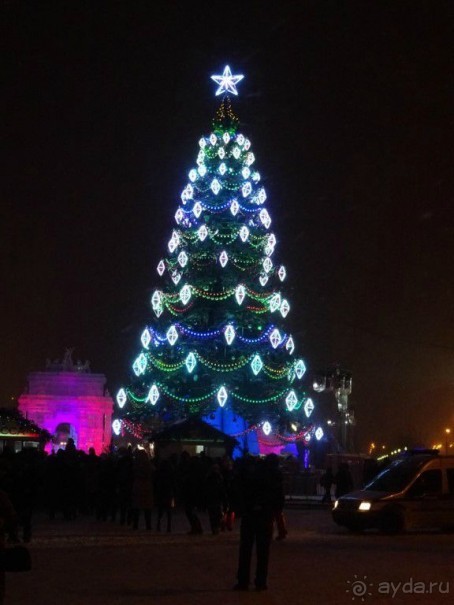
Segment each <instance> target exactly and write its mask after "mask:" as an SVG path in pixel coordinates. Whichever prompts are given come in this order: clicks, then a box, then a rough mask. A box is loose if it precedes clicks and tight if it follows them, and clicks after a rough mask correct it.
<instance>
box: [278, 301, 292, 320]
mask: <svg viewBox="0 0 454 605" xmlns="http://www.w3.org/2000/svg"><path fill="white" fill-rule="evenodd" d="M280 311H281V315H282V317H287V315H288V312H289V311H290V305H289V302H288V300H287V299H286V298H284V300H283V301H282V303H281V309H280Z"/></svg>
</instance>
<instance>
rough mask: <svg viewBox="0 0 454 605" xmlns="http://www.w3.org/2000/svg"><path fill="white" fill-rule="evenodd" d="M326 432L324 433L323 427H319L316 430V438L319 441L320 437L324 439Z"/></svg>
mask: <svg viewBox="0 0 454 605" xmlns="http://www.w3.org/2000/svg"><path fill="white" fill-rule="evenodd" d="M323 435H324V433H323V429H322V427H320V426H319V427H318V428H317V429H316V431H315V438H316V439H317V441H320V439H322V437H323Z"/></svg>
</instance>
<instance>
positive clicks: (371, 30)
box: [0, 0, 454, 444]
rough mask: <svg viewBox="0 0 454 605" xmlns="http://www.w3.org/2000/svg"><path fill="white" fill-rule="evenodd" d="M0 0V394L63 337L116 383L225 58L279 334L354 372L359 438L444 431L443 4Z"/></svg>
mask: <svg viewBox="0 0 454 605" xmlns="http://www.w3.org/2000/svg"><path fill="white" fill-rule="evenodd" d="M3 10H4V16H5V17H6V36H5V40H6V52H3V53H2V55H3V61H4V63H5V62H6V65H4V69H3V70H2V71H3V72H4V73H5V72H6V87H5V91H6V94H5V92H4V93H3V95H2V97H3V101H4V102H5V101H6V107H5V106H4V108H3V110H2V118H3V119H2V122H3V127H4V130H5V131H6V137H4V141H5V142H6V143H5V146H4V151H5V153H4V154H3V157H4V159H3V161H2V168H3V170H2V172H3V178H2V190H3V193H2V202H1V215H2V220H1V229H2V233H1V252H2V254H1V267H2V277H1V286H2V296H1V298H2V307H4V309H3V311H2V330H1V338H0V347H1V360H2V362H1V381H0V388H1V393H2V398H3V399H2V401H4V402H7V401H8V400H9V399H10V397H11V396H14V395H18V394H19V393H20V392H21V389H22V387H23V384H24V382H25V377H26V374H27V372H28V371H31V370H38V369H43V367H44V363H45V359H46V358H47V357H49V358H56V357H61V356H62V354H63V351H64V349H65V347H68V346H72V347H75V358H78V357H80V358H82V359H87V358H88V359H90V360H91V364H92V368H93V369H94V370H97V371H103V372H105V373H106V374H107V376H108V379H109V384H110V386H111V388H112V391H115V390H116V388H117V386H118V385H119V384H120V383H121V382H123V381H125V380H126V377H127V374H128V371H129V367H130V363H131V360H132V358H133V354H134V353H135V352H136V351H137V349H138V337H139V334H140V331H141V328H142V326H143V325H144V323H145V319H146V317H147V314H148V312H149V299H150V292H151V291H152V289H153V286H154V285H155V284H156V277H157V275H156V269H155V268H156V264H157V262H158V260H159V258H160V257H161V256H162V254H163V251H164V248H165V246H166V243H167V240H168V236H169V233H170V229H171V227H172V226H173V216H174V213H175V210H176V208H177V205H178V200H179V195H180V192H181V190H182V188H183V186H184V185H185V184H186V180H187V172H188V170H189V169H190V168H191V167H192V166H193V165H194V162H195V158H196V154H197V150H198V146H197V142H198V139H199V138H200V136H201V135H202V134H205V133H209V131H210V124H211V118H212V116H213V114H214V111H215V109H216V107H217V102H216V99H215V97H214V94H213V93H214V85H213V83H212V82H210V80H209V75H210V74H213V73H219V71H220V70H221V69H222V68H223V66H224V65H225V64H226V63H229V64H230V65H231V67H232V68H233V70H234V71H236V72H237V73H238V72H239V73H244V74H245V76H246V77H245V79H244V82H243V83H242V84H241V85H240V88H239V90H240V93H241V94H240V97H239V99H238V101H237V102H235V109H236V113H237V114H238V115H239V117H240V119H241V122H242V131H243V132H244V133H245V134H247V135H248V136H249V137H250V138H251V140H252V143H253V148H254V152H255V155H256V158H257V163H256V165H257V168H258V169H259V170H260V172H261V174H262V177H263V179H264V184H265V187H266V189H267V193H268V199H269V209H270V212H271V214H272V216H273V219H274V230H275V232H276V234H277V236H278V241H279V244H278V246H277V248H276V253H275V256H276V257H277V258H279V259H280V260H281V261H283V262H284V263H285V264H286V265H287V267H288V270H289V277H288V280H287V282H286V283H287V284H288V286H287V287H288V288H289V290H290V291H289V292H288V294H289V297H290V299H291V301H292V310H293V312H292V313H291V316H289V319H290V317H292V319H291V322H292V328H293V332H294V333H297V335H298V342H299V346H298V351H299V352H301V353H303V355H304V357H305V359H306V361H307V363H308V366H309V367H310V368H311V369H318V368H323V367H324V366H326V365H329V364H331V363H335V362H338V363H341V364H342V365H343V366H345V367H346V368H348V369H350V370H351V371H352V372H353V377H354V392H353V397H352V401H353V403H354V404H355V407H356V414H357V419H358V435H359V440H360V443H367V442H368V441H370V440H371V439H373V440H376V441H378V442H380V443H390V442H395V443H396V444H397V443H401V444H404V442H411V441H412V440H413V441H418V440H423V439H428V440H433V439H435V438H437V437H438V439H440V438H441V433H442V429H443V427H444V426H449V425H450V426H451V427H452V428H453V429H454V286H453V261H454V243H453V242H454V238H453V227H454V224H453V223H454V221H453V218H454V214H453V210H452V203H453V178H452V173H453V169H452V161H453V143H452V141H453V111H452V108H453V101H454V94H453V92H454V86H453V73H454V72H453V68H454V44H453V42H452V40H453V37H454V28H453V24H454V5H453V3H452V1H449V0H448V1H443V0H437V1H433V0H427V1H425V2H423V1H418V0H411V1H398V0H390V1H384V0H382V1H367V0H366V1H364V0H361V1H357V2H348V1H347V2H338V1H336V2H332V1H328V0H323V1H320V0H318V1H312V2H308V1H301V0H300V1H297V2H283V1H282V0H281V1H280V2H277V1H270V2H263V0H262V1H260V2H255V1H247V0H243V1H242V2H235V1H231V2H225V0H224V1H222V2H220V1H218V0H211V1H210V2H196V1H193V2H183V1H180V2H172V1H171V0H167V1H161V0H153V1H150V0H138V1H134V0H124V1H118V0H110V1H109V2H103V1H101V0H97V1H96V2H93V1H92V0H85V1H83V0H77V1H65V0H58V1H55V2H50V1H46V2H21V1H19V0H18V1H14V0H9V1H8V0H4V2H3Z"/></svg>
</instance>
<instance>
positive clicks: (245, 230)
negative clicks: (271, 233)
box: [240, 225, 249, 242]
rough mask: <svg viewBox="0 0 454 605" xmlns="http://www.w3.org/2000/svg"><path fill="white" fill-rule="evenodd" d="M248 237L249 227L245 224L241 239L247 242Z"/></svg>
mask: <svg viewBox="0 0 454 605" xmlns="http://www.w3.org/2000/svg"><path fill="white" fill-rule="evenodd" d="M248 237H249V229H248V228H247V227H246V225H243V226H242V227H241V229H240V239H241V241H242V242H246V241H247V238H248Z"/></svg>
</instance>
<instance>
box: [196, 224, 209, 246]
mask: <svg viewBox="0 0 454 605" xmlns="http://www.w3.org/2000/svg"><path fill="white" fill-rule="evenodd" d="M197 235H198V236H199V240H200V241H201V242H203V241H204V240H205V239H206V237H207V235H208V229H207V228H206V225H202V226H201V227H199V230H198V231H197Z"/></svg>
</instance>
